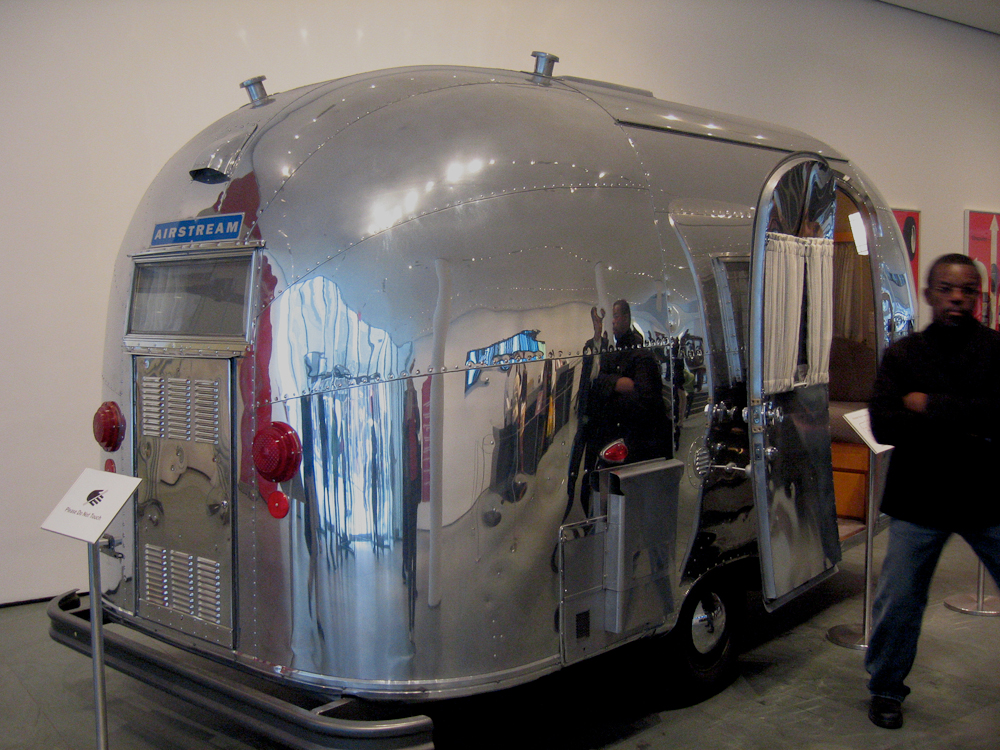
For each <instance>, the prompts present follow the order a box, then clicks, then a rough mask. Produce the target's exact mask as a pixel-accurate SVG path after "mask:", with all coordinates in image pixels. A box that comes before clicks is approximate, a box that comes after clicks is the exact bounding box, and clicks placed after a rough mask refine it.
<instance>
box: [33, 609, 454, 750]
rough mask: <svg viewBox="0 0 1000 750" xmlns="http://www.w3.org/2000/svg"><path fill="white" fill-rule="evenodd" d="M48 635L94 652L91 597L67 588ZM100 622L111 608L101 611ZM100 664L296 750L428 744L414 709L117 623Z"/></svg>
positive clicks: (423, 747)
mask: <svg viewBox="0 0 1000 750" xmlns="http://www.w3.org/2000/svg"><path fill="white" fill-rule="evenodd" d="M46 613H47V614H48V616H49V635H50V636H51V638H52V640H54V641H56V642H57V643H61V644H63V645H64V646H67V647H69V648H71V649H73V650H74V651H78V652H79V653H81V654H84V655H85V656H90V653H91V627H90V605H89V604H88V603H87V602H82V601H81V597H80V595H79V593H77V592H76V591H69V592H67V593H65V594H62V595H61V596H57V597H56V598H55V599H53V600H52V601H51V602H50V603H49V606H48V609H47V612H46ZM101 616H102V618H103V620H104V622H109V623H114V622H115V621H116V620H115V618H114V615H110V616H109V613H108V612H107V611H105V610H103V608H102V611H101ZM103 635H104V661H105V664H106V665H107V666H109V667H111V668H112V669H115V670H117V671H119V672H121V673H123V674H125V675H128V676H129V677H132V678H135V679H136V680H139V681H140V682H144V683H145V684H147V685H149V686H151V687H153V688H156V689H158V690H161V691H163V692H164V693H167V694H169V695H172V696H174V697H175V698H180V699H181V700H184V701H187V702H188V703H191V704H193V705H195V706H198V707H199V708H202V709H205V710H207V711H209V712H210V713H212V714H214V715H215V716H220V717H223V718H224V719H225V720H226V721H227V722H228V723H231V724H233V725H235V726H237V727H240V728H243V729H248V730H250V731H251V732H254V733H256V734H259V735H262V736H264V737H267V738H268V739H270V740H272V741H274V742H276V743H278V744H280V745H283V746H285V747H289V748H295V749H296V750H327V749H329V750H363V749H368V748H371V750H376V748H377V750H433V747H434V739H433V727H434V725H433V722H432V721H431V719H430V717H428V716H424V715H420V714H418V713H417V711H418V710H419V709H417V707H416V706H414V707H413V708H412V709H406V708H405V707H404V708H403V709H402V710H400V709H398V708H394V707H390V706H382V705H380V704H378V703H377V702H373V701H365V700H361V699H355V698H352V697H350V696H343V697H339V698H336V699H334V700H329V699H328V698H326V699H324V698H322V697H321V696H317V695H315V694H311V693H307V692H304V691H303V692H302V693H301V694H300V693H299V692H298V691H296V690H294V689H290V688H289V686H288V685H283V684H277V685H276V684H275V683H273V682H271V681H268V680H264V679H263V678H259V679H255V678H252V677H251V676H248V675H247V674H245V673H242V672H241V673H240V675H239V678H236V676H235V675H234V669H233V668H232V667H229V666H227V665H225V664H220V663H216V662H213V661H209V660H207V659H204V658H202V657H198V656H195V655H193V654H188V653H186V652H179V651H177V652H176V653H175V651H176V650H175V649H172V647H165V648H158V647H157V648H154V647H153V646H151V645H147V644H146V643H144V642H142V641H140V640H139V639H138V638H133V637H130V635H129V634H128V633H127V632H122V630H121V629H107V628H105V629H104V630H103Z"/></svg>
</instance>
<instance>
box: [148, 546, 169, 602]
mask: <svg viewBox="0 0 1000 750" xmlns="http://www.w3.org/2000/svg"><path fill="white" fill-rule="evenodd" d="M143 570H144V571H145V573H146V586H145V592H144V598H145V599H146V600H148V601H150V602H152V603H153V604H159V605H160V606H161V607H168V606H170V596H169V590H168V586H167V551H166V550H165V549H163V547H157V546H156V545H154V544H147V545H146V548H145V553H144V554H143Z"/></svg>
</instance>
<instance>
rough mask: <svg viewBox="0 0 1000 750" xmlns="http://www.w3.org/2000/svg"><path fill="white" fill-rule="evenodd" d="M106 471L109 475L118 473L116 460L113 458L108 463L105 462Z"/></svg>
mask: <svg viewBox="0 0 1000 750" xmlns="http://www.w3.org/2000/svg"><path fill="white" fill-rule="evenodd" d="M104 470H105V471H106V472H108V473H109V474H117V473H118V467H117V466H115V460H114V459H113V458H109V459H108V460H107V461H105V462H104Z"/></svg>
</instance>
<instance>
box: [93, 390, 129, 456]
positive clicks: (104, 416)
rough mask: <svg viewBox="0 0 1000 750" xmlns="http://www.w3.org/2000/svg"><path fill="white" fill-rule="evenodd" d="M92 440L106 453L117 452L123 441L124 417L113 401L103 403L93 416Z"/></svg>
mask: <svg viewBox="0 0 1000 750" xmlns="http://www.w3.org/2000/svg"><path fill="white" fill-rule="evenodd" d="M94 440H96V441H97V442H98V443H100V445H101V447H102V448H104V450H106V451H107V452H108V453H113V452H114V451H116V450H118V449H119V448H120V447H121V445H122V441H123V440H125V415H124V414H122V410H121V408H120V407H119V406H118V404H116V403H115V402H114V401H105V402H104V403H103V404H101V405H100V407H99V408H98V409H97V413H96V414H94Z"/></svg>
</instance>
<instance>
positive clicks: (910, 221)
mask: <svg viewBox="0 0 1000 750" xmlns="http://www.w3.org/2000/svg"><path fill="white" fill-rule="evenodd" d="M892 215H893V216H895V217H896V222H897V223H898V224H899V229H900V231H901V232H902V233H903V242H904V243H906V255H907V256H908V257H909V259H910V272H911V273H912V274H913V284H914V287H915V288H916V289H920V288H921V283H922V279H921V278H920V212H919V211H910V210H909V209H906V208H894V209H892Z"/></svg>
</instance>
